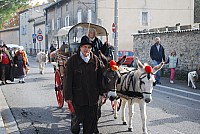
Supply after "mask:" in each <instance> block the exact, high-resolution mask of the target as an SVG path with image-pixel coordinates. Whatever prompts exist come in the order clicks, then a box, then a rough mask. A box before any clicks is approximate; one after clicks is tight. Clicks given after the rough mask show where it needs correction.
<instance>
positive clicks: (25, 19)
mask: <svg viewBox="0 0 200 134" xmlns="http://www.w3.org/2000/svg"><path fill="white" fill-rule="evenodd" d="M48 5H50V4H43V5H40V6H36V7H33V8H29V9H25V10H23V11H21V12H20V13H19V14H20V19H19V20H20V23H19V26H20V29H19V44H20V45H21V46H24V48H25V50H26V51H27V53H31V54H36V53H37V52H38V51H45V16H44V11H43V9H44V8H45V7H47V6H48ZM38 31H40V33H38ZM39 34H40V39H39V40H38V35H39ZM41 36H42V37H43V39H42V40H41Z"/></svg>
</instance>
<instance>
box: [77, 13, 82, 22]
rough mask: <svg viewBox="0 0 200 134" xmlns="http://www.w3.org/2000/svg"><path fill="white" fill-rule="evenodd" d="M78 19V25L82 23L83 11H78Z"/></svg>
mask: <svg viewBox="0 0 200 134" xmlns="http://www.w3.org/2000/svg"><path fill="white" fill-rule="evenodd" d="M77 17H78V20H77V21H78V23H80V22H82V11H81V10H78V14H77Z"/></svg>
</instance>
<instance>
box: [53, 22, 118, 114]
mask: <svg viewBox="0 0 200 134" xmlns="http://www.w3.org/2000/svg"><path fill="white" fill-rule="evenodd" d="M90 28H93V29H95V30H96V36H98V37H100V38H101V40H105V41H107V40H108V33H107V30H106V29H105V28H104V27H102V26H100V25H96V24H91V23H78V24H76V25H74V26H72V27H70V28H69V29H67V30H66V35H67V40H68V44H67V45H66V47H65V48H62V46H61V49H58V50H56V51H55V52H53V53H52V54H51V55H53V56H54V57H55V62H51V63H52V64H53V65H54V67H55V93H56V98H57V102H58V106H59V107H60V108H62V107H63V104H64V95H63V83H62V82H63V76H64V70H65V65H66V62H67V60H68V58H69V57H70V56H71V55H73V54H74V53H76V52H77V50H78V47H79V45H80V40H81V37H82V36H83V35H87V34H88V31H89V29H90ZM51 57H52V56H51ZM105 102H106V97H103V99H102V103H101V104H104V103H105ZM119 104H120V103H119ZM111 105H112V108H113V110H114V101H111ZM68 106H69V104H68ZM119 106H120V105H119ZM118 110H119V107H118Z"/></svg>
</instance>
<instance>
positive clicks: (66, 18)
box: [65, 15, 69, 27]
mask: <svg viewBox="0 0 200 134" xmlns="http://www.w3.org/2000/svg"><path fill="white" fill-rule="evenodd" d="M67 26H69V15H67V16H66V17H65V27H67Z"/></svg>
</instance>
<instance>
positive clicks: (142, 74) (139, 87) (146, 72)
mask: <svg viewBox="0 0 200 134" xmlns="http://www.w3.org/2000/svg"><path fill="white" fill-rule="evenodd" d="M136 62H137V65H138V70H137V71H136V72H135V74H134V77H135V80H136V85H135V90H136V91H137V92H141V93H142V94H143V99H144V101H145V102H146V103H149V102H151V100H152V96H151V94H152V91H153V86H155V84H156V81H155V74H156V73H157V71H159V70H160V69H161V68H162V67H163V65H164V62H161V63H160V64H159V65H157V66H155V67H154V68H153V69H152V67H151V66H149V65H148V64H142V63H141V62H140V61H139V59H138V58H136Z"/></svg>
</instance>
